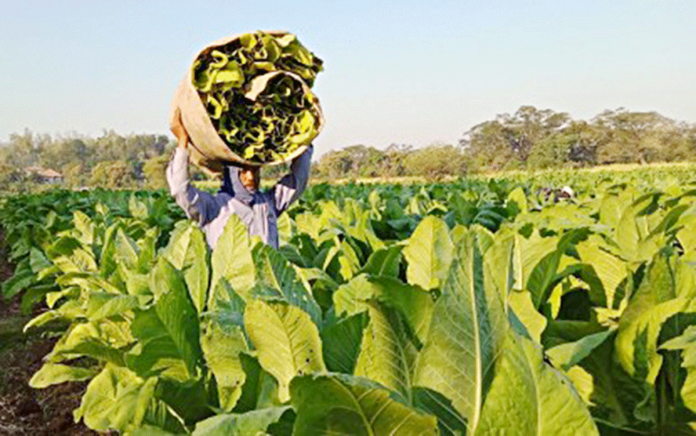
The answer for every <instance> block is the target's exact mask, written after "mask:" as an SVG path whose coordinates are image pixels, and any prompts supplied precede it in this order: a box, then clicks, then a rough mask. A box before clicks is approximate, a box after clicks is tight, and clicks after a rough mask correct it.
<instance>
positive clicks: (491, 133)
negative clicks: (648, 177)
mask: <svg viewBox="0 0 696 436" xmlns="http://www.w3.org/2000/svg"><path fill="white" fill-rule="evenodd" d="M460 145H461V146H462V148H463V149H464V151H465V153H466V155H467V158H468V159H469V160H471V162H472V164H473V167H475V168H479V169H489V170H502V169H508V168H520V167H527V168H549V167H557V166H564V165H572V166H577V167H581V166H593V165H604V164H612V163H629V162H637V163H648V162H658V161H681V160H689V159H693V158H695V157H696V125H693V124H687V123H680V122H677V121H675V120H672V119H670V118H667V117H664V116H662V115H660V114H658V113H657V112H630V111H627V110H625V109H617V110H613V111H610V110H608V111H604V112H602V113H601V114H599V115H597V116H596V117H594V118H593V119H591V120H590V121H581V120H580V121H578V120H573V119H571V117H570V116H569V115H568V114H567V113H563V112H561V113H558V112H554V111H552V110H550V109H546V110H538V109H536V108H534V107H532V106H522V107H521V108H520V109H518V110H517V112H515V113H514V114H513V115H509V114H503V115H498V116H497V117H496V118H495V119H494V120H491V121H485V122H483V123H481V124H478V125H476V126H474V127H472V128H471V129H470V130H469V131H467V132H466V133H465V134H464V137H463V138H462V140H461V141H460Z"/></svg>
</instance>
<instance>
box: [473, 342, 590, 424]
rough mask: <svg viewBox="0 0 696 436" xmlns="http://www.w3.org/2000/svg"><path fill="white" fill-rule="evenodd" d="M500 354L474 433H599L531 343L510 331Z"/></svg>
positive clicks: (572, 391)
mask: <svg viewBox="0 0 696 436" xmlns="http://www.w3.org/2000/svg"><path fill="white" fill-rule="evenodd" d="M503 350H504V351H503V352H502V356H501V358H500V359H499V360H498V362H497V364H496V369H495V378H494V379H493V382H492V384H491V386H490V389H489V390H488V392H487V395H486V397H485V402H484V404H483V409H482V411H481V418H480V421H479V425H478V427H477V429H476V434H482V435H488V434H506V435H520V436H527V435H568V436H573V435H598V434H599V432H598V431H597V428H596V427H595V424H594V422H593V421H592V417H591V416H590V413H589V411H588V410H587V408H586V407H585V405H584V404H583V402H582V400H581V399H580V397H579V396H578V395H577V393H576V392H575V391H574V389H573V388H572V387H571V385H570V384H569V383H568V380H567V379H565V377H564V376H563V375H562V374H561V373H559V372H558V371H556V370H554V369H553V368H552V367H551V366H549V365H547V364H546V363H544V360H543V353H542V352H541V350H539V349H537V348H536V347H535V346H534V344H533V343H532V342H531V341H529V340H527V339H524V338H523V337H521V336H517V335H516V334H515V333H513V332H510V333H509V336H508V338H507V341H506V344H505V346H504V348H503ZM469 428H470V429H471V426H470V427H469Z"/></svg>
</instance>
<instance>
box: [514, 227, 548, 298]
mask: <svg viewBox="0 0 696 436" xmlns="http://www.w3.org/2000/svg"><path fill="white" fill-rule="evenodd" d="M514 238H515V245H514V247H515V249H514V265H515V267H514V271H515V283H514V285H513V287H514V288H515V289H517V290H525V289H528V287H529V280H530V278H531V276H532V273H533V272H534V269H535V268H536V267H537V265H538V264H539V262H540V261H541V260H542V259H544V258H545V257H546V256H548V255H550V254H552V253H553V252H554V251H555V250H556V247H557V245H558V238H555V237H542V236H540V235H539V233H538V232H536V231H535V232H533V233H532V234H531V235H530V236H529V237H528V238H525V237H524V236H522V235H521V234H519V233H515V235H514ZM534 303H535V306H538V300H537V299H536V298H535V299H534Z"/></svg>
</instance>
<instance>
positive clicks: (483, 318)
mask: <svg viewBox="0 0 696 436" xmlns="http://www.w3.org/2000/svg"><path fill="white" fill-rule="evenodd" d="M484 274H485V273H484V260H483V256H482V254H481V251H480V248H479V244H478V242H477V240H476V236H475V233H474V232H470V233H466V234H463V235H462V237H461V241H460V243H459V245H458V247H457V250H456V254H455V258H454V260H453V262H452V268H451V269H450V272H449V274H448V276H447V278H446V281H445V284H444V286H443V294H442V296H441V297H440V298H439V299H438V300H437V302H436V303H435V308H434V310H433V315H432V321H431V323H430V329H429V332H428V336H427V338H426V340H425V346H424V348H423V350H422V351H421V353H420V355H419V356H418V361H417V364H416V369H415V376H414V385H416V386H420V387H423V388H427V389H429V390H431V391H434V392H436V393H439V394H441V395H443V396H445V397H446V398H449V399H450V400H451V401H452V407H453V408H454V410H453V411H452V412H451V415H453V416H456V415H457V414H458V415H460V416H461V417H463V419H466V420H467V421H468V428H469V430H470V431H472V432H473V431H475V430H476V427H477V426H478V422H479V419H480V413H481V408H482V406H483V402H484V399H485V393H486V392H487V390H488V387H489V386H490V383H491V380H492V378H493V375H494V366H495V361H496V359H497V358H498V356H499V354H500V353H501V352H502V348H503V344H504V342H505V337H506V332H507V330H508V328H509V324H508V321H507V316H506V313H505V309H504V303H503V300H502V295H503V293H502V292H501V291H500V290H499V289H497V287H495V286H492V285H491V284H492V283H494V282H493V281H491V280H486V279H485V277H484ZM485 283H487V284H489V286H485V285H484V284H485Z"/></svg>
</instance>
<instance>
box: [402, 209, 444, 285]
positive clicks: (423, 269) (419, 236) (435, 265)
mask: <svg viewBox="0 0 696 436" xmlns="http://www.w3.org/2000/svg"><path fill="white" fill-rule="evenodd" d="M453 251H454V245H453V244H452V240H451V239H450V235H449V229H448V228H447V224H446V223H445V222H444V221H443V220H442V219H440V218H437V217H434V216H428V217H425V218H424V219H423V220H422V221H421V222H420V224H418V227H416V230H415V231H414V232H413V234H412V235H411V237H410V238H409V239H408V242H407V244H406V247H405V248H404V249H403V254H404V257H405V258H406V262H407V263H408V268H407V270H406V277H407V279H408V282H409V283H410V284H412V285H417V286H420V287H421V288H423V289H426V290H430V289H435V288H439V287H440V286H441V285H442V283H443V281H444V280H445V277H447V272H448V270H449V267H450V264H451V263H452V257H453Z"/></svg>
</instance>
